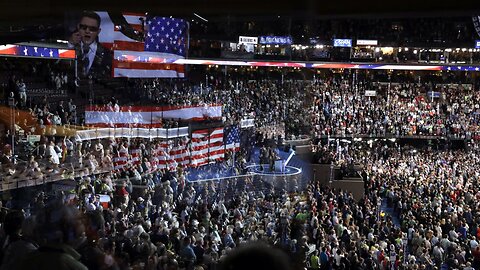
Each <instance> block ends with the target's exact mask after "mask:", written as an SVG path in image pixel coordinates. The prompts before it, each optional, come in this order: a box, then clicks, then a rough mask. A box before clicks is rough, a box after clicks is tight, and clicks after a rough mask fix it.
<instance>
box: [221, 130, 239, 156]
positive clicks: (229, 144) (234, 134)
mask: <svg viewBox="0 0 480 270" xmlns="http://www.w3.org/2000/svg"><path fill="white" fill-rule="evenodd" d="M226 135H227V136H226V139H225V148H226V149H227V150H232V151H234V152H236V151H238V150H240V128H239V127H238V126H231V127H230V128H229V129H227V131H226Z"/></svg>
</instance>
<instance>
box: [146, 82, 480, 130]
mask: <svg viewBox="0 0 480 270" xmlns="http://www.w3.org/2000/svg"><path fill="white" fill-rule="evenodd" d="M215 78H217V77H215ZM215 78H213V77H212V78H211V79H210V80H209V83H208V85H207V86H205V85H204V84H203V83H202V84H194V83H189V82H184V81H160V80H153V81H152V80H149V81H144V82H142V83H141V85H140V86H139V87H141V88H142V89H144V91H142V92H143V93H144V95H145V96H144V100H148V101H150V102H151V103H155V104H165V105H176V106H190V105H205V104H216V103H217V104H218V103H221V104H222V105H223V116H224V118H223V121H224V122H226V123H229V124H232V123H235V122H238V121H239V120H240V119H242V118H249V117H254V118H255V124H256V126H257V127H258V128H260V127H265V126H267V127H275V126H280V125H284V126H285V128H284V130H285V132H286V134H285V136H287V137H291V136H292V135H295V136H298V135H301V134H309V133H311V134H312V135H313V136H315V137H318V136H328V135H330V136H332V135H334V136H348V135H371V136H385V135H393V136H408V135H413V136H415V135H432V136H455V137H462V138H475V137H477V136H478V121H479V115H478V110H479V109H480V108H479V107H478V101H479V96H478V93H476V91H475V89H474V87H471V86H468V85H467V86H466V85H444V84H439V85H435V84H433V83H430V82H425V83H418V82H416V83H415V82H409V83H391V84H389V83H371V82H369V83H366V82H364V81H363V80H362V81H353V79H352V76H346V77H341V78H337V77H319V78H315V79H314V80H313V81H300V80H277V79H270V80H245V79H244V80H239V79H236V78H232V79H228V80H224V79H219V80H217V79H215ZM367 90H368V91H370V92H371V91H374V92H373V95H369V96H367V95H366V91H367ZM432 92H434V95H433V96H432V94H431V93H432ZM429 93H430V95H429ZM142 102H144V101H142Z"/></svg>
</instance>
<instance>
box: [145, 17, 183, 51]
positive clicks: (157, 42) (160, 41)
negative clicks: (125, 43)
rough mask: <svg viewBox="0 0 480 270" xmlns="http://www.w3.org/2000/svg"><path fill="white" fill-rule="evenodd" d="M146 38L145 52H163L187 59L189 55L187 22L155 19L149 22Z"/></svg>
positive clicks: (172, 19) (163, 18)
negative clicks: (187, 54)
mask: <svg viewBox="0 0 480 270" xmlns="http://www.w3.org/2000/svg"><path fill="white" fill-rule="evenodd" d="M147 25H148V32H147V35H146V37H145V51H150V52H163V53H171V54H175V55H180V56H183V57H185V56H186V53H187V47H186V39H187V36H186V32H187V29H188V24H187V22H186V21H185V20H182V19H176V18H166V17H153V18H151V19H150V20H148V24H147Z"/></svg>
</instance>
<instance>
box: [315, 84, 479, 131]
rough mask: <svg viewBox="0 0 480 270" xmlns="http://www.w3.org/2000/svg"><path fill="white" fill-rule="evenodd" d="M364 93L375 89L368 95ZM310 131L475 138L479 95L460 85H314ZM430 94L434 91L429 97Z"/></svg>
mask: <svg viewBox="0 0 480 270" xmlns="http://www.w3.org/2000/svg"><path fill="white" fill-rule="evenodd" d="M366 90H373V91H375V92H374V94H373V96H367V95H366ZM313 91H314V92H315V95H316V97H315V102H314V105H313V111H312V123H313V125H314V126H313V130H314V134H315V135H316V136H322V135H339V136H345V135H347V136H348V135H353V134H355V135H373V136H385V135H394V136H406V135H435V136H455V137H462V138H473V137H476V136H478V131H479V130H478V123H479V122H478V120H479V118H478V109H479V107H478V100H479V96H478V93H477V92H476V91H475V90H474V89H471V88H466V87H464V86H461V85H449V86H440V87H438V88H434V87H432V86H431V85H428V84H426V85H420V84H414V83H411V84H378V85H373V84H369V85H368V86H367V85H364V84H362V83H360V84H356V85H354V86H353V85H352V84H351V82H349V81H347V80H344V81H318V82H317V83H316V84H315V85H313ZM430 91H437V93H438V95H437V96H436V97H432V95H431V94H430V96H429V94H428V93H431V92H430Z"/></svg>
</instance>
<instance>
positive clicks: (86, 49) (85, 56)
mask: <svg viewBox="0 0 480 270" xmlns="http://www.w3.org/2000/svg"><path fill="white" fill-rule="evenodd" d="M89 51H90V46H88V45H85V46H84V47H83V59H82V61H83V75H85V76H87V74H88V66H89V64H90V59H89V58H88V52H89Z"/></svg>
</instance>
